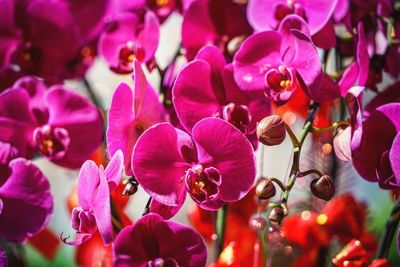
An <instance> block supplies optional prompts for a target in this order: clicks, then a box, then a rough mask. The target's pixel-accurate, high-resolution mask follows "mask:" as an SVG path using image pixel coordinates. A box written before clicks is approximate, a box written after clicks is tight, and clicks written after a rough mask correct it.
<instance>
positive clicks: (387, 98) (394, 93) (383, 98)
mask: <svg viewBox="0 0 400 267" xmlns="http://www.w3.org/2000/svg"><path fill="white" fill-rule="evenodd" d="M399 89H400V82H395V83H394V84H392V85H389V86H388V87H387V88H385V89H384V90H383V92H381V93H379V94H378V95H377V96H376V97H374V98H373V99H372V100H371V101H370V102H369V103H368V104H367V105H366V106H365V109H364V114H363V115H364V116H365V117H368V116H369V114H370V113H371V112H373V111H374V110H375V109H376V108H377V107H379V106H382V105H384V104H388V103H390V102H400V90H399Z"/></svg>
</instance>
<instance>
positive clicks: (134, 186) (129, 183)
mask: <svg viewBox="0 0 400 267" xmlns="http://www.w3.org/2000/svg"><path fill="white" fill-rule="evenodd" d="M122 183H123V184H124V185H125V188H124V191H123V192H122V196H126V195H133V194H135V193H136V192H137V190H138V187H139V183H138V181H137V180H136V178H135V177H130V178H128V179H126V180H124V181H123V182H122Z"/></svg>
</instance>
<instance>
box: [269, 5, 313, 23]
mask: <svg viewBox="0 0 400 267" xmlns="http://www.w3.org/2000/svg"><path fill="white" fill-rule="evenodd" d="M291 14H295V15H298V16H300V17H302V18H303V19H304V20H305V21H307V17H306V12H305V11H304V8H303V7H302V6H301V5H300V4H299V3H297V2H296V1H293V0H288V1H287V3H286V5H285V4H279V5H277V6H276V8H275V13H274V16H275V19H276V20H278V21H282V20H283V19H284V18H285V17H286V16H288V15H291Z"/></svg>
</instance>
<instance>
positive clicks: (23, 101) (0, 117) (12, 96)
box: [0, 89, 35, 158]
mask: <svg viewBox="0 0 400 267" xmlns="http://www.w3.org/2000/svg"><path fill="white" fill-rule="evenodd" d="M34 125H35V118H34V116H33V114H32V113H31V112H30V110H29V95H28V92H26V91H25V90H23V89H9V90H6V91H4V92H3V93H1V94H0V140H1V141H3V142H9V143H11V144H12V145H13V146H14V147H15V148H16V149H17V150H18V155H20V156H24V157H29V158H30V157H32V156H33V155H32V154H33V148H32V147H31V142H30V140H31V136H32V134H33V131H34Z"/></svg>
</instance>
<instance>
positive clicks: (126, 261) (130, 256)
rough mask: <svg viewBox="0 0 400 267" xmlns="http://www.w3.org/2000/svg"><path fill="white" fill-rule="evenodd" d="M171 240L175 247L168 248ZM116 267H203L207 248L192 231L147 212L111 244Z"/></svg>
mask: <svg viewBox="0 0 400 267" xmlns="http://www.w3.org/2000/svg"><path fill="white" fill-rule="evenodd" d="M171 240H173V241H174V245H173V246H172V245H171ZM114 255H115V258H114V264H115V266H117V267H119V266H138V267H146V266H193V267H203V266H205V264H206V260H207V248H206V245H205V244H204V241H203V239H202V238H201V236H200V235H199V234H198V233H197V232H196V231H194V230H193V229H192V228H190V227H188V226H185V225H182V224H179V223H176V222H173V221H164V220H163V218H162V217H161V216H159V215H158V214H154V213H150V214H147V215H145V216H143V217H142V218H140V219H139V220H138V221H137V222H136V223H135V224H134V225H131V226H128V227H126V228H124V229H123V230H122V231H121V232H120V233H119V234H118V235H117V237H116V239H115V244H114Z"/></svg>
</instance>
